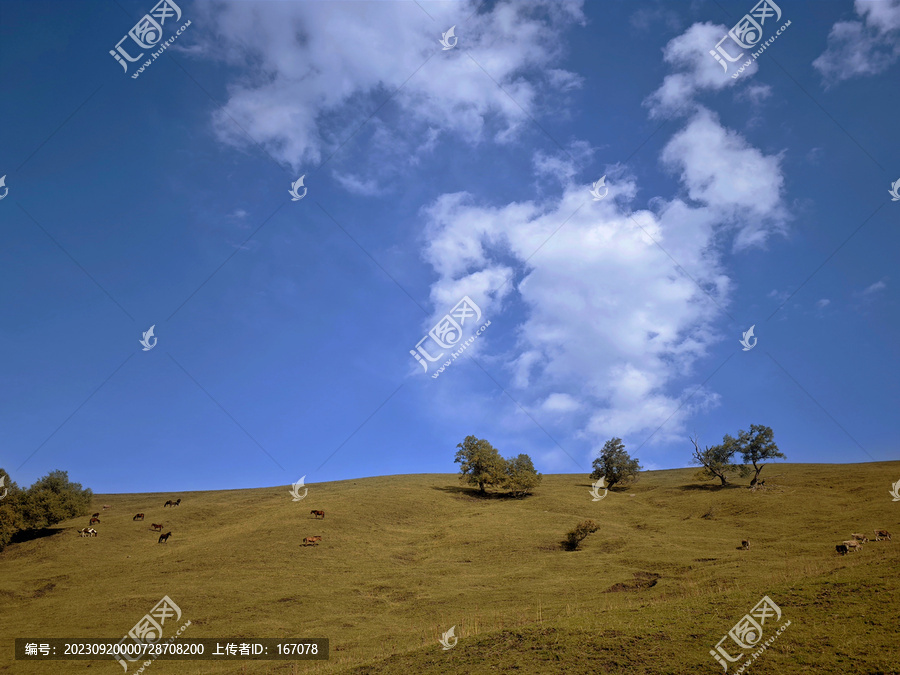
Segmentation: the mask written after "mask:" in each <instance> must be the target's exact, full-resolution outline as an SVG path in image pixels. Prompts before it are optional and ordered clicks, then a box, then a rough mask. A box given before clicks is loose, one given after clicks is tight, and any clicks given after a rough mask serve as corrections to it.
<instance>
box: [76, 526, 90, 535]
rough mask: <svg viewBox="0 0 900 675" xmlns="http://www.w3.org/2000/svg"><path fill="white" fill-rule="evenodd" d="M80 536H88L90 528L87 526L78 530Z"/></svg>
mask: <svg viewBox="0 0 900 675" xmlns="http://www.w3.org/2000/svg"><path fill="white" fill-rule="evenodd" d="M78 536H79V537H86V536H88V529H87V528H86V527H84V528H82V529H80V530H78Z"/></svg>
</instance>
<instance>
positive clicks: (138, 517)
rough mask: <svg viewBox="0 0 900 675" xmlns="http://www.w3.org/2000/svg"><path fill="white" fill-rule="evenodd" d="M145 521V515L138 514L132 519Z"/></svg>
mask: <svg viewBox="0 0 900 675" xmlns="http://www.w3.org/2000/svg"><path fill="white" fill-rule="evenodd" d="M143 519H144V514H143V513H138V514H137V515H136V516H135V517H134V518H132V520H143Z"/></svg>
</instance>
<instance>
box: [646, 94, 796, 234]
mask: <svg viewBox="0 0 900 675" xmlns="http://www.w3.org/2000/svg"><path fill="white" fill-rule="evenodd" d="M662 160H663V162H664V164H666V165H667V166H669V167H670V168H673V169H677V170H679V171H680V172H681V176H682V179H683V182H684V184H685V186H686V187H687V190H688V195H689V196H690V198H691V199H693V200H697V201H700V202H702V203H704V204H706V205H708V206H709V207H710V208H711V209H712V210H713V211H714V212H715V213H716V214H717V215H718V216H719V217H721V218H722V219H724V220H726V221H727V222H728V223H730V224H731V225H733V226H734V227H736V228H737V230H738V236H737V238H736V239H735V242H734V246H735V249H741V248H745V247H749V246H760V245H762V244H764V243H765V241H766V239H767V238H768V237H769V236H770V235H771V234H773V233H775V232H782V231H783V230H784V225H785V221H786V219H787V211H786V209H785V207H784V204H783V202H782V190H783V187H784V177H783V175H782V173H781V157H780V155H775V156H773V155H764V154H763V153H762V152H760V151H759V150H758V149H756V148H754V147H752V146H751V145H750V144H749V143H747V141H746V140H745V139H744V138H743V137H742V136H740V135H739V134H737V133H735V132H733V131H730V130H728V129H726V128H725V127H723V126H722V125H721V124H720V123H719V120H718V117H717V116H716V115H715V114H714V113H712V112H710V111H709V110H706V109H705V108H700V110H699V112H698V113H697V114H696V115H695V116H694V117H693V118H692V119H691V121H690V122H689V123H688V124H687V126H686V127H685V128H684V129H682V130H681V131H679V132H678V133H677V134H675V136H673V138H672V140H670V141H669V143H668V144H667V145H666V147H665V149H664V150H663V153H662Z"/></svg>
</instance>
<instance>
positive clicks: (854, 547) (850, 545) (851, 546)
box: [842, 539, 862, 551]
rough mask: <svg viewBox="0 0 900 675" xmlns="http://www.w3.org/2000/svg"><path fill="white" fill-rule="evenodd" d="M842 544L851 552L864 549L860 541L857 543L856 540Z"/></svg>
mask: <svg viewBox="0 0 900 675" xmlns="http://www.w3.org/2000/svg"><path fill="white" fill-rule="evenodd" d="M842 543H843V544H844V546H846V547H847V548H848V549H850V550H851V551H858V550H860V549H861V548H862V545H861V544H860V543H859V542H858V541H856V539H849V540H847V541H845V542H842Z"/></svg>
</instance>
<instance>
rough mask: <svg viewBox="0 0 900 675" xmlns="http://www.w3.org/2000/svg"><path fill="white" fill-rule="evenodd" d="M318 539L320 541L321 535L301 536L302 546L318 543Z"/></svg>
mask: <svg viewBox="0 0 900 675" xmlns="http://www.w3.org/2000/svg"><path fill="white" fill-rule="evenodd" d="M320 541H322V537H303V545H304V546H309V545H310V544H312V545H314V546H315V545H318V543H319V542H320Z"/></svg>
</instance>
